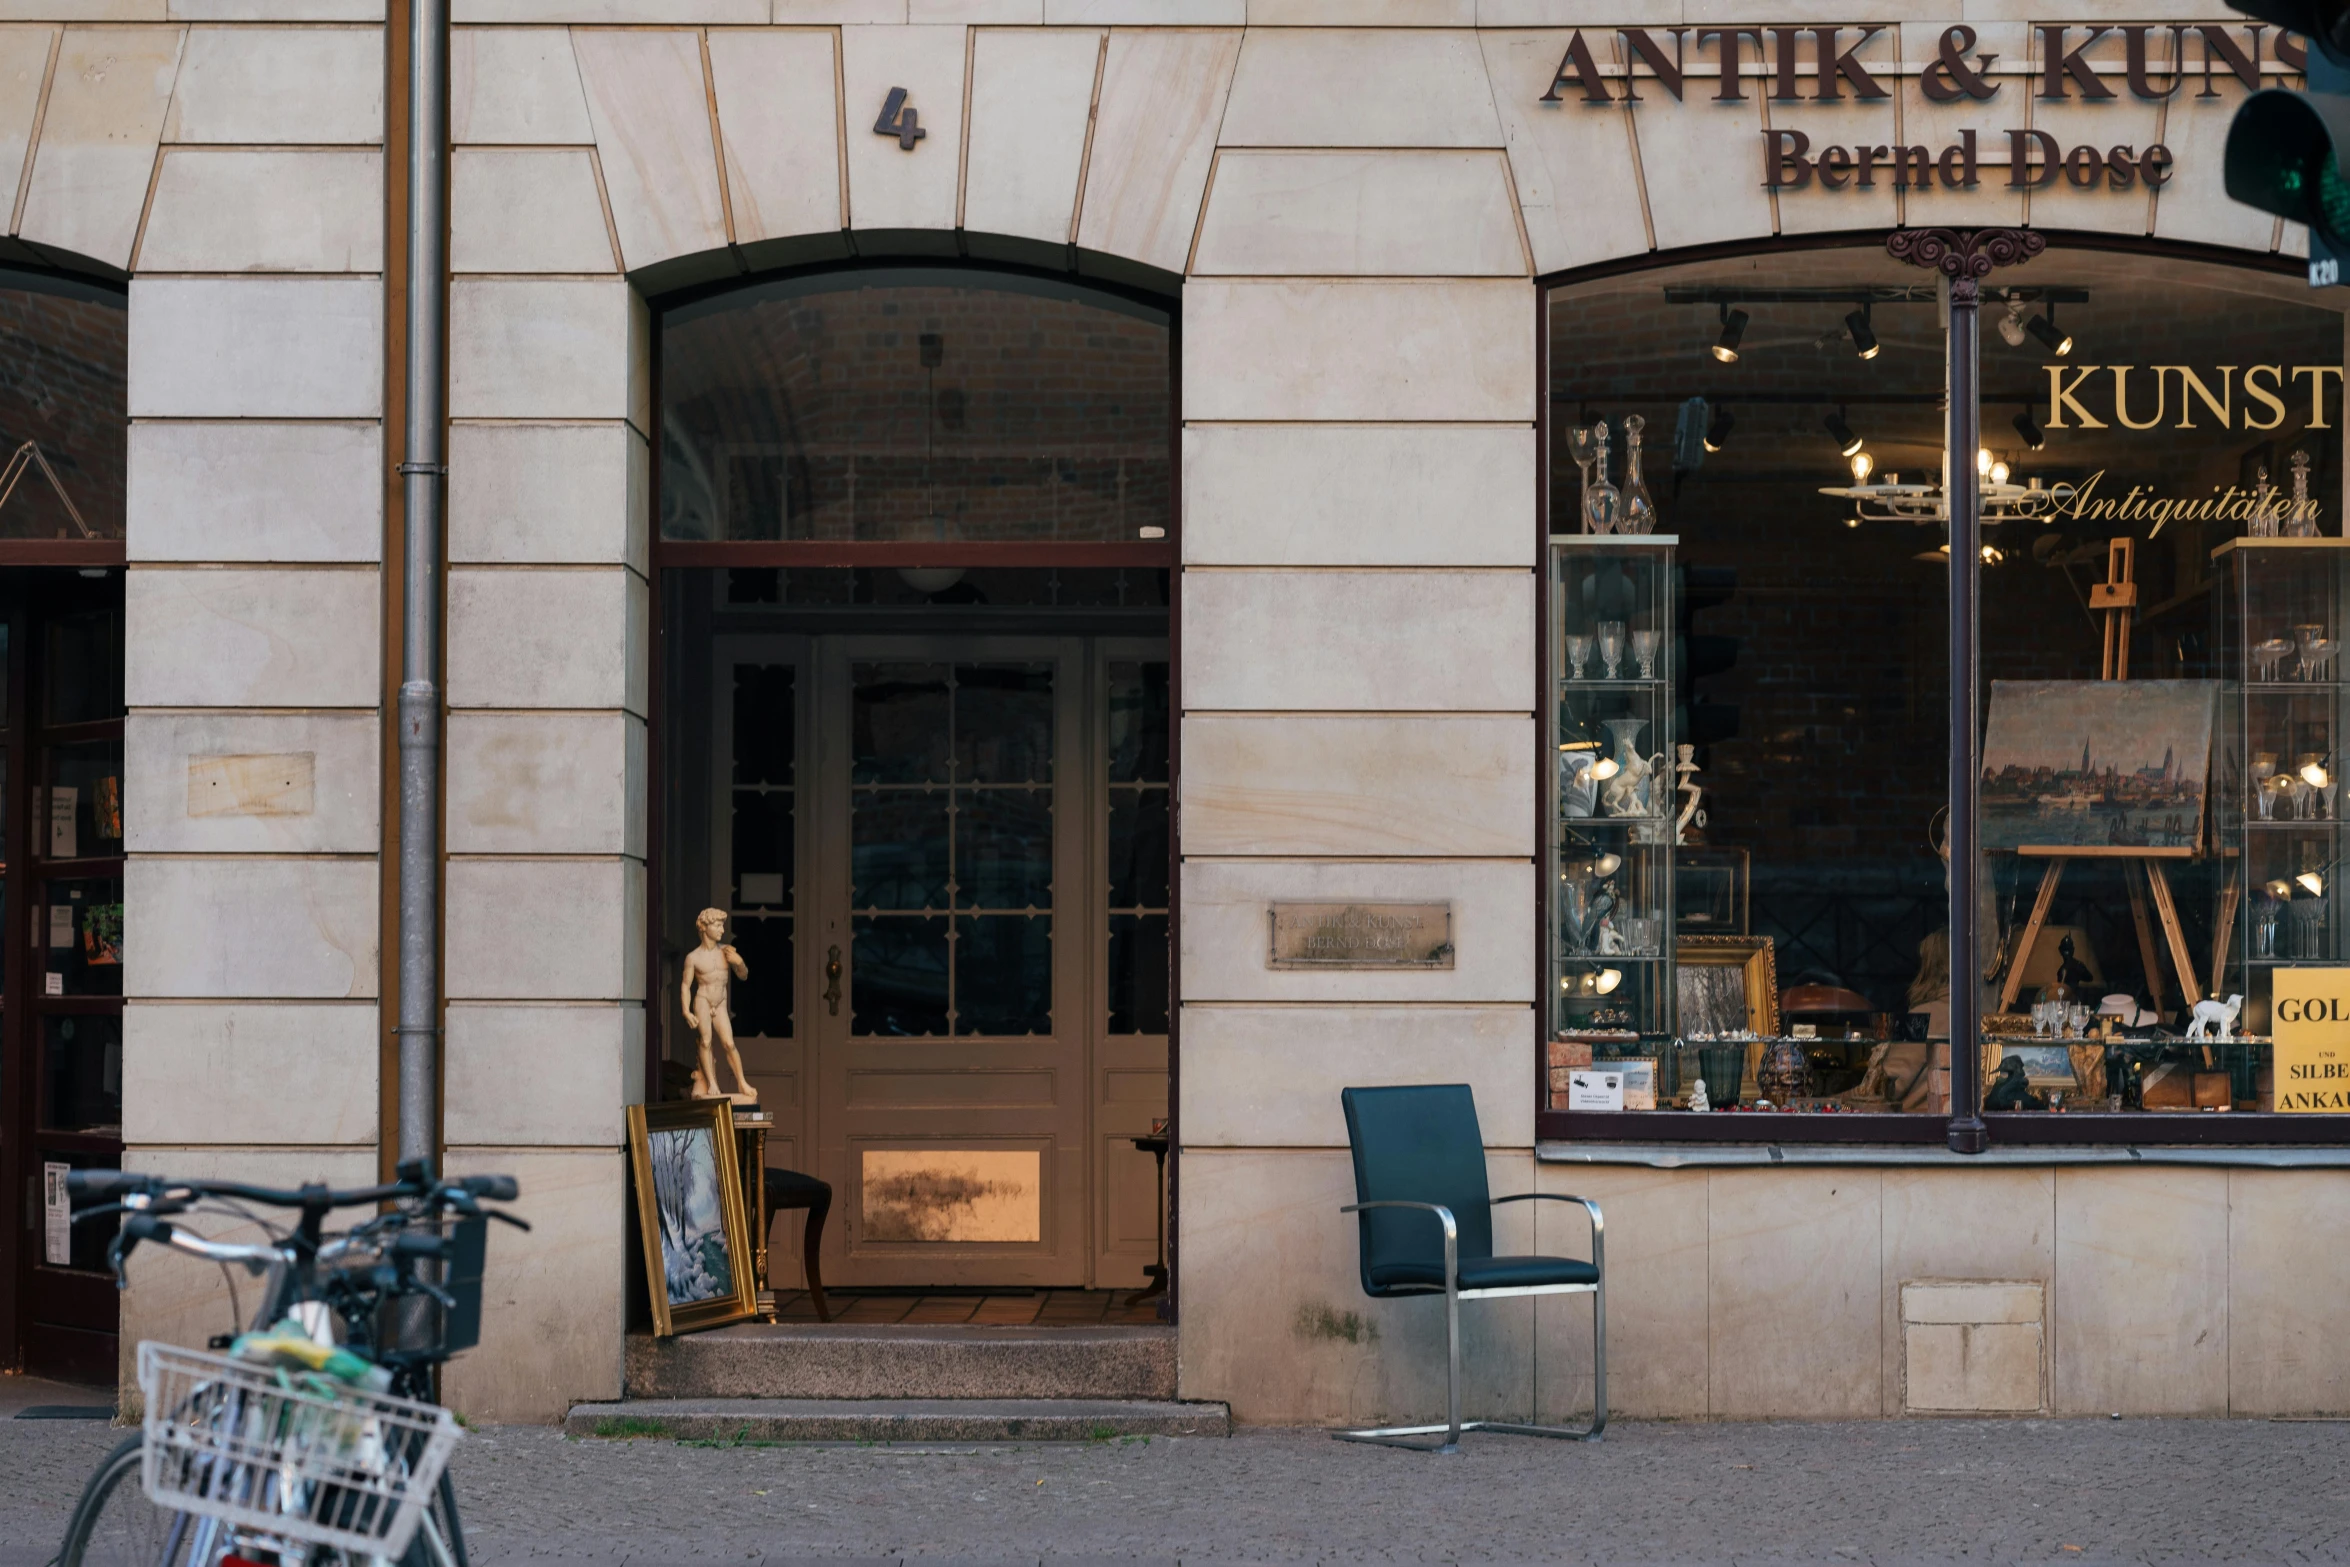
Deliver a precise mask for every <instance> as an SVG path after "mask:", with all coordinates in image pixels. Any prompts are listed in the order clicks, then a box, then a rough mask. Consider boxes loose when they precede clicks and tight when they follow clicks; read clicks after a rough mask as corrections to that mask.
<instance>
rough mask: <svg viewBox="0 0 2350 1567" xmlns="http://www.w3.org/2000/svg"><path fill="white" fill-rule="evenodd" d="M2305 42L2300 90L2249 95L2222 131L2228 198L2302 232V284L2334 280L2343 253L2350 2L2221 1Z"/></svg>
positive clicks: (2349, 220)
mask: <svg viewBox="0 0 2350 1567" xmlns="http://www.w3.org/2000/svg"><path fill="white" fill-rule="evenodd" d="M2228 4H2229V5H2230V6H2232V7H2233V8H2234V9H2236V10H2238V11H2241V12H2243V13H2244V14H2245V15H2246V16H2251V17H2257V18H2259V19H2260V20H2261V21H2264V22H2273V23H2275V24H2276V25H2277V26H2279V27H2282V28H2284V29H2286V30H2287V31H2290V32H2295V33H2299V34H2301V35H2302V36H2303V37H2305V38H2307V39H2308V40H2309V41H2310V49H2309V61H2308V64H2307V66H2306V67H2305V68H2304V69H2305V70H2306V72H2307V78H2306V83H2305V85H2306V87H2307V90H2306V91H2304V92H2293V91H2291V90H2289V89H2287V88H2282V87H2271V88H2266V89H2263V90H2262V91H2260V92H2256V93H2254V94H2253V95H2252V96H2251V97H2249V98H2247V99H2245V100H2244V104H2243V106H2242V107H2241V108H2239V109H2237V111H2236V118H2235V122H2234V123H2233V124H2231V125H2230V126H2229V127H2228V150H2227V160H2226V165H2225V167H2226V176H2227V187H2228V195H2229V196H2231V197H2232V198H2234V199H2235V200H2237V201H2240V202H2243V203H2244V204H2245V205H2246V206H2250V207H2257V208H2259V209H2260V210H2261V211H2263V212H2273V213H2275V214H2276V215H2277V216H2279V217H2282V218H2289V219H2291V220H2292V221H2293V222H2295V223H2305V224H2307V225H2308V226H2309V286H2310V287H2312V288H2324V287H2327V286H2329V285H2333V284H2338V283H2340V282H2342V280H2343V279H2342V262H2343V260H2344V259H2345V258H2346V257H2350V179H2345V178H2344V177H2343V173H2342V159H2343V155H2344V154H2345V153H2350V0H2228Z"/></svg>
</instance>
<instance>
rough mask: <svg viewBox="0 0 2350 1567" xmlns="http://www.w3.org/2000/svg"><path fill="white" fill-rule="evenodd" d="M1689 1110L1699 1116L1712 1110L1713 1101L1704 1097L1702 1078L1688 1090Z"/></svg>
mask: <svg viewBox="0 0 2350 1567" xmlns="http://www.w3.org/2000/svg"><path fill="white" fill-rule="evenodd" d="M1689 1108H1690V1109H1692V1110H1695V1111H1697V1112H1699V1113H1700V1114H1702V1113H1703V1112H1705V1111H1707V1110H1711V1109H1712V1108H1713V1101H1712V1100H1710V1099H1708V1098H1706V1097H1705V1079H1704V1078H1702V1077H1701V1078H1699V1079H1698V1080H1697V1086H1696V1087H1695V1088H1692V1089H1690V1090H1689Z"/></svg>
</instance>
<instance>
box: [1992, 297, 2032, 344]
mask: <svg viewBox="0 0 2350 1567" xmlns="http://www.w3.org/2000/svg"><path fill="white" fill-rule="evenodd" d="M2026 336H2027V334H2026V333H2025V331H2024V302H2023V301H2022V300H2020V299H2014V298H2010V299H2009V300H2008V302H2007V314H2006V315H2003V316H2001V317H2000V318H1999V337H2000V340H2001V341H2002V342H2004V343H2006V344H2007V346H2008V347H2010V348H2021V347H2023V346H2024V338H2025V337H2026Z"/></svg>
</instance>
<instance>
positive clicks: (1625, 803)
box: [1601, 718, 1665, 816]
mask: <svg viewBox="0 0 2350 1567" xmlns="http://www.w3.org/2000/svg"><path fill="white" fill-rule="evenodd" d="M1647 727H1648V720H1647V719H1645V718H1611V719H1609V720H1608V721H1607V732H1608V733H1609V734H1610V735H1611V736H1613V737H1614V739H1615V742H1616V775H1615V777H1613V778H1610V779H1609V780H1608V781H1607V788H1606V790H1605V792H1604V793H1603V794H1602V795H1601V803H1602V804H1603V805H1604V806H1605V807H1606V811H1607V814H1608V815H1610V816H1654V815H1656V814H1657V810H1656V801H1655V799H1654V797H1653V795H1652V792H1651V791H1652V787H1653V786H1652V782H1651V781H1652V780H1653V779H1654V778H1655V777H1656V776H1657V774H1659V773H1661V772H1663V771H1664V770H1665V753H1664V752H1662V751H1659V752H1657V753H1656V755H1654V756H1653V757H1644V756H1642V755H1641V754H1640V750H1639V745H1640V731H1641V730H1643V729H1645V728H1647Z"/></svg>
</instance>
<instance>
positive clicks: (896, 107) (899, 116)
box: [873, 87, 930, 152]
mask: <svg viewBox="0 0 2350 1567" xmlns="http://www.w3.org/2000/svg"><path fill="white" fill-rule="evenodd" d="M873 134H874V135H876V136H895V137H896V138H897V139H898V147H899V149H900V150H901V151H904V152H912V151H913V150H914V143H916V142H918V141H920V140H921V139H922V138H923V137H925V136H927V135H929V134H930V132H928V131H926V130H924V129H923V128H922V119H921V116H919V115H917V114H916V113H915V112H914V106H913V105H912V104H910V103H908V102H906V89H904V88H903V87H892V88H891V89H890V90H889V96H888V97H887V98H884V99H882V100H881V118H880V119H878V120H875V121H874V122H873Z"/></svg>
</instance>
